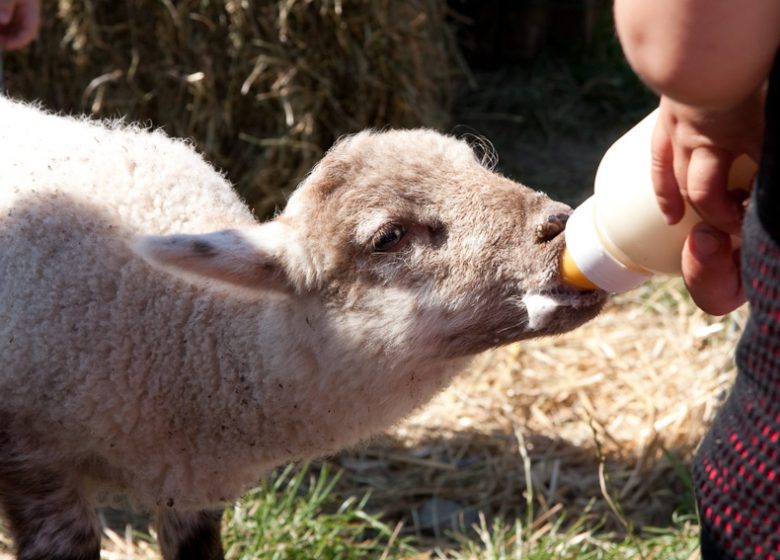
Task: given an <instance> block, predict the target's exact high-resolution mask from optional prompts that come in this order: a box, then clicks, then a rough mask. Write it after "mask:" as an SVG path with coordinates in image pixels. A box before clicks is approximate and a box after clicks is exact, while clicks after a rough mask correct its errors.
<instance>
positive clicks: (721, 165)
mask: <svg viewBox="0 0 780 560" xmlns="http://www.w3.org/2000/svg"><path fill="white" fill-rule="evenodd" d="M762 136H763V89H762V90H759V91H756V92H754V94H752V95H751V96H750V97H749V98H748V99H747V100H745V101H744V102H743V103H740V104H739V105H738V106H737V107H734V108H731V109H727V110H724V109H717V110H713V109H701V108H694V107H691V106H688V105H685V104H681V103H678V102H675V101H673V100H671V99H668V98H662V100H661V106H660V108H659V119H658V125H657V126H656V129H655V133H654V136H653V147H652V150H653V184H654V187H655V192H656V197H657V199H658V203H659V206H660V208H661V211H662V212H663V213H664V215H665V217H666V218H667V221H668V222H669V223H676V222H678V221H679V220H680V219H681V218H682V216H683V214H684V212H685V202H684V201H687V202H688V203H689V204H690V205H691V206H692V207H693V208H694V209H695V210H696V212H697V213H698V214H699V215H700V216H701V218H702V220H703V222H704V223H703V224H699V225H698V226H696V227H695V228H694V229H693V231H692V232H691V234H690V236H689V237H688V240H687V242H686V244H685V248H684V250H683V255H682V270H683V278H684V279H685V282H686V285H687V286H688V290H689V291H690V293H691V296H692V297H693V299H694V301H695V302H696V304H697V305H698V306H699V307H701V308H702V309H703V310H705V311H707V312H708V313H712V314H714V315H722V314H725V313H728V312H729V311H731V310H733V309H735V308H736V307H738V306H739V305H741V304H742V303H743V302H744V301H745V296H744V293H743V291H742V286H741V282H740V272H739V251H738V250H736V249H735V248H734V247H733V246H732V243H731V236H730V235H729V234H738V233H739V231H740V226H741V222H742V217H743V214H744V206H743V203H744V200H745V197H746V195H747V193H746V192H745V191H739V190H738V191H729V190H728V176H729V171H730V170H731V166H732V164H733V162H734V159H735V158H736V157H738V156H740V155H742V154H743V153H747V154H748V155H750V156H751V157H752V158H753V159H754V160H756V161H757V160H758V157H759V152H760V146H761V138H762Z"/></svg>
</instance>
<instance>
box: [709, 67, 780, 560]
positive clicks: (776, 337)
mask: <svg viewBox="0 0 780 560" xmlns="http://www.w3.org/2000/svg"><path fill="white" fill-rule="evenodd" d="M778 66H779V64H778V62H777V61H776V62H775V67H774V69H773V71H772V76H771V77H770V89H769V95H768V98H767V128H766V138H765V143H764V153H763V156H762V162H761V169H760V171H759V176H758V184H757V186H756V190H755V192H754V193H753V199H752V201H751V205H750V208H749V210H748V213H747V216H746V218H745V224H744V227H743V238H742V279H743V282H744V285H745V291H746V294H747V298H748V301H749V302H750V319H749V320H748V324H747V326H746V328H745V332H744V333H743V334H742V338H741V339H740V341H739V345H738V347H737V355H736V362H737V379H736V382H735V384H734V388H733V389H732V392H731V394H730V395H729V398H728V400H727V401H726V403H725V404H724V406H723V408H722V409H721V410H720V412H719V413H718V415H717V417H716V419H715V422H714V424H713V426H712V428H711V429H710V431H709V433H708V434H707V436H706V437H705V439H704V441H703V442H702V445H701V447H700V449H699V452H698V453H697V456H696V459H695V462H694V484H695V488H696V493H697V496H696V497H697V501H698V505H699V514H700V516H701V523H702V534H701V551H702V558H703V560H720V559H740V558H744V559H760V560H765V559H766V560H780V244H779V243H778V241H779V240H780V175H778V172H777V169H776V167H777V161H778V158H780V151H778V147H780V146H778V142H780V130H779V129H780V120H778V111H780V70H778Z"/></svg>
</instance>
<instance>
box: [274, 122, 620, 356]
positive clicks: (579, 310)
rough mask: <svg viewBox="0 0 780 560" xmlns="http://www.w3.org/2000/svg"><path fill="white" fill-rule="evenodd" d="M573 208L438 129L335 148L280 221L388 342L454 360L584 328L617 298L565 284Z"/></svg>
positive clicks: (328, 286) (345, 310)
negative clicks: (566, 237)
mask: <svg viewBox="0 0 780 560" xmlns="http://www.w3.org/2000/svg"><path fill="white" fill-rule="evenodd" d="M569 211H570V209H569V208H568V207H567V206H565V205H563V204H560V203H557V202H553V201H551V200H550V199H549V198H548V197H547V196H545V195H544V194H541V193H538V192H535V191H532V190H531V189H528V188H527V187H524V186H522V185H519V184H517V183H514V182H512V181H510V180H508V179H506V178H504V177H502V176H500V175H498V174H496V173H493V172H492V171H490V170H488V169H486V168H485V167H484V166H483V165H481V164H480V163H479V161H478V160H477V159H476V157H475V155H474V153H473V151H472V150H471V148H470V147H469V146H468V145H467V144H466V143H465V142H462V141H458V140H456V139H454V138H451V137H446V136H443V135H440V134H437V133H435V132H432V131H424V130H412V131H391V132H384V133H375V134H372V133H361V134H359V135H356V136H353V137H351V138H348V139H346V140H344V141H342V142H341V143H339V144H337V146H336V147H335V148H334V149H333V150H331V152H330V153H329V154H328V155H327V156H326V157H325V158H324V159H323V161H322V162H321V163H320V165H319V166H318V167H317V168H316V169H315V170H314V171H313V172H312V174H311V176H310V177H309V178H308V179H307V180H306V181H305V182H304V184H303V185H302V186H301V187H300V188H299V189H298V191H296V193H295V194H294V195H293V197H292V198H291V199H290V201H289V204H288V207H287V209H286V210H285V212H284V214H283V215H282V216H281V217H280V218H279V220H280V221H282V222H286V223H288V224H289V225H291V226H292V228H293V229H294V230H295V231H297V232H298V236H299V237H298V239H299V240H300V243H301V246H302V247H303V249H304V253H305V257H304V259H305V261H306V263H307V265H306V266H308V267H310V268H311V270H309V272H308V274H307V277H308V278H309V279H311V280H313V282H312V283H311V284H310V289H313V290H315V291H318V292H319V293H320V294H321V296H322V297H323V298H324V299H325V300H326V302H327V304H328V305H329V306H331V308H333V309H335V310H337V311H338V312H339V313H341V314H342V315H343V316H350V317H352V318H353V320H352V321H349V322H345V324H346V327H345V328H359V329H364V330H368V331H375V333H376V336H380V337H382V339H383V340H384V341H385V344H386V345H391V346H397V347H399V348H404V350H405V351H407V352H408V351H410V347H409V345H417V346H419V347H420V350H425V351H427V352H433V353H436V354H444V355H448V356H454V355H459V354H469V353H474V352H478V351H481V350H484V349H486V348H489V347H492V346H497V345H499V344H504V343H507V342H511V341H514V340H519V339H523V338H528V337H532V336H538V335H542V334H553V333H560V332H564V331H567V330H570V329H572V328H574V327H576V326H578V325H580V324H582V323H584V322H585V321H587V320H589V319H591V318H592V317H594V316H595V315H596V314H597V313H598V311H599V310H600V308H601V306H602V304H603V302H604V299H605V295H604V294H603V293H601V292H581V291H577V290H573V289H569V288H566V287H564V286H562V285H561V284H560V278H559V274H558V263H559V261H560V254H561V251H562V248H563V236H562V235H558V234H559V233H561V231H562V229H563V225H564V223H565V220H566V217H567V215H568V213H569Z"/></svg>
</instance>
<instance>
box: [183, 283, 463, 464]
mask: <svg viewBox="0 0 780 560" xmlns="http://www.w3.org/2000/svg"><path fill="white" fill-rule="evenodd" d="M344 320H345V318H344V317H343V316H342V315H336V316H332V315H330V314H329V313H328V311H326V310H324V309H323V307H322V305H321V303H320V302H318V301H314V300H312V301H307V300H305V299H303V300H302V299H298V300H295V301H291V300H287V299H285V298H281V297H280V298H272V299H270V300H269V301H267V302H264V303H263V305H258V306H251V305H245V306H238V307H237V308H234V309H232V310H231V311H230V312H229V313H227V314H226V315H225V316H224V317H223V318H222V320H221V321H213V320H212V322H211V324H209V325H204V328H203V329H201V330H200V332H201V333H202V334H201V336H202V337H203V340H202V342H201V343H200V344H199V346H200V347H203V345H204V344H216V348H217V352H216V361H215V363H214V368H213V370H212V371H210V379H211V386H210V387H209V389H208V391H206V393H207V394H212V395H219V403H220V406H221V408H222V410H221V412H220V413H219V415H218V416H219V417H220V418H221V419H222V422H221V423H220V426H218V427H219V428H220V430H221V431H220V433H219V437H220V438H224V439H225V441H226V442H227V441H228V440H231V443H230V445H231V446H232V449H235V447H236V444H239V447H243V448H244V449H246V450H247V452H248V453H250V454H251V455H252V456H253V460H254V461H257V462H261V463H268V464H271V463H278V462H280V461H284V460H290V459H298V458H304V457H310V456H316V455H321V454H323V453H330V452H334V451H336V450H337V449H340V448H342V447H344V446H348V445H351V444H354V443H355V442H357V441H359V440H360V439H363V438H365V437H367V436H369V435H370V434H372V433H375V432H376V431H378V430H381V429H384V428H386V427H387V426H389V425H390V424H392V423H393V422H395V421H397V420H399V419H400V418H401V417H402V416H404V415H406V414H408V413H409V412H410V411H411V410H412V409H414V408H415V407H416V406H418V405H419V404H421V403H423V402H425V401H427V400H428V399H429V398H430V397H431V396H432V395H433V394H434V393H435V392H436V391H437V390H439V389H440V388H441V387H442V386H443V385H444V384H446V383H447V382H448V381H449V379H450V377H451V369H452V367H453V366H454V365H455V364H452V363H449V362H444V361H431V360H427V361H426V360H422V361H421V360H416V361H415V360H410V359H408V358H401V355H400V354H398V355H395V356H393V355H388V354H387V349H386V348H384V347H383V346H382V345H381V344H377V342H376V336H375V335H373V334H372V333H365V334H364V335H361V334H360V333H359V332H358V331H355V330H354V329H343V328H342V326H343V322H344ZM348 333H349V334H348ZM193 335H194V333H193ZM214 398H216V397H212V399H211V401H212V406H213V404H214V402H213V401H214ZM211 414H212V415H213V410H212V411H211Z"/></svg>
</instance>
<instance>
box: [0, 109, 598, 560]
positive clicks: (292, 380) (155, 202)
mask: <svg viewBox="0 0 780 560" xmlns="http://www.w3.org/2000/svg"><path fill="white" fill-rule="evenodd" d="M0 123H2V129H0V155H1V157H2V160H1V161H2V173H1V174H0V363H2V369H0V395H2V398H0V503H1V504H2V507H3V510H4V512H5V514H6V517H7V519H8V520H9V522H10V528H11V530H12V533H13V535H14V539H15V542H16V546H17V549H18V555H19V558H23V559H25V560H31V559H39V558H54V557H56V558H60V559H76V558H79V559H87V558H90V559H92V558H95V559H96V558H98V555H99V531H98V527H97V523H96V518H95V514H94V507H95V504H97V503H99V502H101V501H104V500H107V499H110V498H112V497H113V496H115V495H126V496H129V497H130V498H131V499H132V501H133V502H134V503H136V504H137V505H139V506H140V507H143V508H148V509H150V510H152V511H153V512H155V513H156V515H157V522H158V527H159V535H160V540H161V545H162V549H163V554H164V555H165V557H166V558H169V559H171V558H221V557H222V549H221V545H220V543H219V519H220V513H219V512H220V511H221V507H222V505H223V504H224V503H225V502H227V501H229V500H232V499H235V498H236V497H237V496H239V495H240V494H241V492H242V491H243V490H244V489H245V488H246V487H247V486H248V485H251V484H252V483H253V482H255V481H256V480H258V478H259V477H260V476H261V475H262V474H263V473H264V472H267V471H268V470H269V469H270V468H272V467H274V466H276V465H279V464H281V463H284V462H287V461H291V460H296V459H302V458H307V457H313V456H318V455H323V454H328V453H332V452H334V451H336V450H338V449H340V448H342V447H344V446H348V445H351V444H354V443H355V442H357V441H358V440H360V439H362V438H365V437H366V436H368V435H369V434H372V433H375V432H377V431H378V430H381V429H382V428H384V427H387V426H388V425H389V424H391V423H392V422H394V421H396V420H398V419H399V418H401V417H403V416H404V415H406V414H408V413H409V412H410V411H411V410H412V409H414V408H415V407H416V406H418V405H419V404H421V403H423V402H425V401H426V400H428V399H429V398H430V397H431V396H432V395H433V394H434V393H436V392H437V391H438V390H440V389H441V388H442V387H443V386H445V385H446V384H447V382H448V381H449V379H450V378H451V376H452V374H453V373H454V371H455V370H456V369H457V366H459V365H460V364H462V361H463V360H462V359H463V358H466V357H468V356H471V355H473V354H475V353H478V352H480V351H482V350H485V349H487V348H490V347H494V346H498V345H501V344H505V343H508V342H511V341H515V340H519V339H524V338H529V337H533V336H539V335H544V334H552V333H560V332H563V331H566V330H569V329H571V328H574V327H576V326H578V325H580V324H582V323H583V322H585V321H587V320H588V319H590V318H592V317H593V316H595V315H596V313H597V312H598V311H599V309H600V308H601V305H602V303H603V300H604V294H602V293H600V292H589V293H584V292H577V291H573V290H569V289H566V288H563V287H562V286H561V285H560V284H559V278H558V272H557V268H558V267H557V263H558V260H559V257H560V252H561V249H562V243H563V241H562V236H558V235H557V234H558V233H560V231H561V230H562V229H563V223H564V221H565V217H566V215H567V214H568V211H569V210H568V208H567V207H566V206H564V205H562V204H559V203H555V202H553V201H551V200H550V199H549V198H547V197H546V196H544V195H543V194H540V193H536V192H534V191H531V190H530V189H528V188H526V187H523V186H521V185H518V184H516V183H514V182H512V181H510V180H508V179H506V178H503V177H501V176H500V175H498V174H496V173H493V172H492V171H490V170H489V169H486V168H485V167H483V166H482V165H480V163H479V161H478V160H477V159H476V158H475V156H474V154H473V153H472V150H471V149H470V148H469V146H468V145H467V144H465V143H464V142H462V141H459V140H456V139H454V138H451V137H447V136H443V135H440V134H438V133H435V132H432V131H428V130H410V131H389V132H382V133H372V132H363V133H360V134H357V135H355V136H352V137H349V138H346V139H344V140H342V141H340V142H339V143H338V144H337V145H336V146H335V147H334V148H333V149H332V150H331V151H330V152H329V153H328V154H327V155H326V156H325V158H324V159H323V160H322V162H321V163H320V164H319V165H318V166H317V167H316V168H315V169H314V170H313V171H312V172H311V174H310V176H309V177H308V178H307V179H306V180H305V181H304V182H303V183H302V184H301V186H300V187H299V188H298V190H297V191H296V192H295V193H294V195H293V196H292V197H291V199H290V201H289V203H288V205H287V208H286V209H285V211H284V213H282V214H281V215H279V216H278V217H277V218H276V219H274V220H272V221H269V222H266V223H258V222H257V221H256V220H255V219H254V218H253V216H252V215H251V213H250V212H249V211H248V210H247V209H246V208H245V206H244V205H243V204H242V202H241V201H240V200H239V198H238V196H237V195H236V194H235V192H234V191H233V190H232V188H231V186H230V185H229V184H228V182H227V181H226V180H225V179H224V178H223V177H222V176H221V175H220V174H218V173H217V172H215V171H214V170H213V169H212V168H211V167H210V166H209V165H207V164H206V163H205V162H204V161H203V159H202V158H201V157H200V156H199V155H197V154H196V153H195V151H194V150H193V149H192V148H191V147H190V146H189V145H187V144H186V143H184V142H181V141H176V140H172V139H170V138H168V137H166V136H165V135H164V134H163V133H161V132H149V131H145V130H141V129H138V128H135V127H131V126H125V125H119V124H105V123H103V124H101V123H96V122H91V121H87V120H79V119H74V118H66V117H60V116H54V115H51V114H47V113H45V112H43V111H41V110H39V109H37V108H34V107H31V106H27V105H23V104H20V103H16V102H13V101H9V100H7V99H0Z"/></svg>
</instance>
